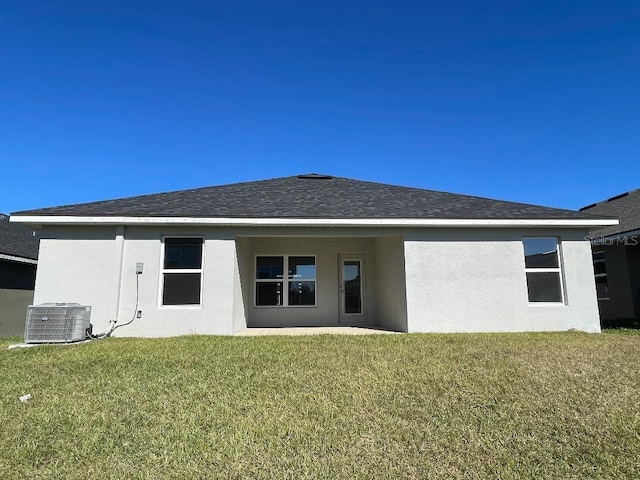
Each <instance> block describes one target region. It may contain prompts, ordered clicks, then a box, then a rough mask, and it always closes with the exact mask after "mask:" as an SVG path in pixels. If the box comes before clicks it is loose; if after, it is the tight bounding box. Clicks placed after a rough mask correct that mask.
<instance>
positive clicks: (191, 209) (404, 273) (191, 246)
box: [12, 174, 617, 337]
mask: <svg viewBox="0 0 640 480" xmlns="http://www.w3.org/2000/svg"><path fill="white" fill-rule="evenodd" d="M14 215H15V216H14V217H12V220H13V221H19V222H24V223H26V224H29V225H33V226H38V227H41V228H42V240H41V244H40V260H39V266H38V275H37V281H36V291H35V303H43V302H77V303H80V304H84V305H90V306H91V307H92V324H93V325H94V327H95V328H96V329H98V330H101V329H103V328H104V327H106V325H107V323H108V321H110V320H111V319H117V320H118V321H119V322H121V323H122V322H127V321H129V320H130V319H132V318H133V317H134V316H135V312H136V311H137V310H141V314H140V315H141V318H136V319H135V320H134V321H133V323H131V324H130V325H128V326H126V327H125V328H122V329H120V330H117V332H116V333H117V334H118V335H128V336H151V337H153V336H170V335H184V334H192V333H197V334H235V333H237V332H239V331H240V330H242V329H244V328H246V327H284V326H336V325H338V326H339V325H378V326H381V327H383V328H388V329H391V330H396V331H401V332H483V331H527V330H568V329H579V330H585V331H589V332H598V331H599V330H600V323H599V318H598V305H597V301H596V292H595V286H594V282H593V267H592V263H591V247H590V243H589V241H588V240H585V237H586V236H587V235H588V232H589V229H591V228H594V227H600V226H607V225H614V224H616V223H617V221H616V220H612V219H608V218H602V217H596V216H592V215H588V214H586V213H582V212H576V211H570V210H559V209H553V208H547V207H540V206H534V205H526V204H519V203H511V202H504V201H497V200H490V199H486V198H478V197H470V196H465V195H456V194H451V193H443V192H436V191H430V190H422V189H417V188H407V187H399V186H392V185H384V184H379V183H371V182H363V181H358V180H350V179H346V178H338V177H331V176H326V175H318V174H308V175H300V176H293V177H286V178H276V179H272V180H264V181H258V182H248V183H239V184H232V185H222V186H215V187H207V188H199V189H193V190H185V191H178V192H170V193H160V194H156V195H145V196H140V197H131V198H123V199H117V200H108V201H102V202H94V203H86V204H79V205H70V206H62V207H54V208H44V209H39V210H31V211H25V212H19V213H16V214H14ZM137 270H142V273H141V274H140V275H137V274H136V271H137ZM137 285H138V286H139V289H138V288H137ZM136 297H139V303H138V304H137V306H136Z"/></svg>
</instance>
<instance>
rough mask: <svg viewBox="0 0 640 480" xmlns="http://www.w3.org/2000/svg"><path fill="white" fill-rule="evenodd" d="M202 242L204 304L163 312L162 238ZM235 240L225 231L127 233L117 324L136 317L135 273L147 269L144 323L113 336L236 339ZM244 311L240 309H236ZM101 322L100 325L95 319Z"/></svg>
mask: <svg viewBox="0 0 640 480" xmlns="http://www.w3.org/2000/svg"><path fill="white" fill-rule="evenodd" d="M174 235H175V236H190V235H193V236H203V237H204V254H203V276H202V287H201V288H202V304H201V305H197V306H191V305H189V306H162V305H161V303H162V301H161V282H162V278H161V277H162V275H161V264H160V258H161V254H162V251H161V250H162V238H163V236H174ZM235 257H236V247H235V239H234V238H233V237H230V236H229V234H228V232H225V231H224V230H221V229H215V228H214V229H211V228H209V229H201V228H200V229H199V228H177V229H176V228H173V229H163V228H143V227H128V228H127V230H126V233H125V248H124V258H123V271H122V280H121V282H122V284H121V294H120V297H121V298H120V309H119V312H118V320H119V322H126V321H128V320H130V319H131V318H132V316H133V314H134V312H135V292H136V287H135V281H136V275H135V267H136V263H137V262H143V263H144V273H143V274H142V275H140V278H139V281H140V300H139V305H138V309H139V310H142V318H140V319H136V320H134V321H133V323H131V325H128V326H126V327H123V328H121V329H118V330H116V332H115V333H114V335H115V336H118V335H124V336H142V337H146V336H153V337H166V336H176V335H188V334H220V335H230V334H232V333H234V328H233V318H234V303H235V302H236V301H238V297H237V296H236V295H235V293H234V286H235V281H234V278H235V277H236V275H237V264H236V258H235ZM236 308H240V309H242V305H240V306H236ZM96 320H97V319H96Z"/></svg>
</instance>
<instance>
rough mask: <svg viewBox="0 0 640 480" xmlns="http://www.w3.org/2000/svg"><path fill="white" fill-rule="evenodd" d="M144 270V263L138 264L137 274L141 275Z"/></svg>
mask: <svg viewBox="0 0 640 480" xmlns="http://www.w3.org/2000/svg"><path fill="white" fill-rule="evenodd" d="M143 269H144V263H142V262H138V263H136V273H137V274H141V273H142V270H143Z"/></svg>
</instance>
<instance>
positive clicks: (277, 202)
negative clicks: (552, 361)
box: [14, 174, 595, 220]
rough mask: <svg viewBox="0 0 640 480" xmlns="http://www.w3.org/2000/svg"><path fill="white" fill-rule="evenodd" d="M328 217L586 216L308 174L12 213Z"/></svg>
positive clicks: (562, 217) (557, 210) (451, 194)
mask: <svg viewBox="0 0 640 480" xmlns="http://www.w3.org/2000/svg"><path fill="white" fill-rule="evenodd" d="M14 215H21V216H81V217H100V216H106V217H109V216H125V217H224V218H234V217H235V218H260V217H267V218H329V219H382V218H394V219H395V218H403V219H405V218H406V219H415V218H420V219H587V220H591V219H594V218H595V217H594V216H592V215H589V214H587V213H583V212H577V211H573V210H561V209H556V208H549V207H541V206H537V205H529V204H524V203H513V202H505V201H500V200H491V199H488V198H480V197H471V196H468V195H458V194H453V193H445V192H438V191H434V190H423V189H419V188H411V187H400V186H395V185H386V184H382V183H372V182H365V181H359V180H351V179H347V178H340V177H331V176H328V175H319V174H306V175H298V176H292V177H284V178H275V179H271V180H262V181H257V182H247V183H235V184H231V185H221V186H214V187H205V188H197V189H192V190H182V191H177V192H169V193H158V194H154V195H143V196H138V197H128V198H120V199H116V200H106V201H100V202H92V203H82V204H76V205H67V206H61V207H53V208H42V209H37V210H28V211H22V212H17V213H14Z"/></svg>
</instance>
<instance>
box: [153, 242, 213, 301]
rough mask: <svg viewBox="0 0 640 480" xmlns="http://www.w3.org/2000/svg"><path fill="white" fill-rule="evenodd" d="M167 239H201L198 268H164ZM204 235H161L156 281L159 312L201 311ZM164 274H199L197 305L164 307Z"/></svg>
mask: <svg viewBox="0 0 640 480" xmlns="http://www.w3.org/2000/svg"><path fill="white" fill-rule="evenodd" d="M167 238H200V239H202V258H201V260H200V268H164V255H165V240H166V239H167ZM204 247H205V241H204V235H163V236H162V238H161V241H160V269H159V270H160V275H159V277H160V278H159V281H158V309H159V310H200V309H202V297H203V295H204ZM165 273H199V274H200V299H199V303H198V304H197V305H164V304H163V303H162V297H163V294H164V291H163V290H164V275H165Z"/></svg>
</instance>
